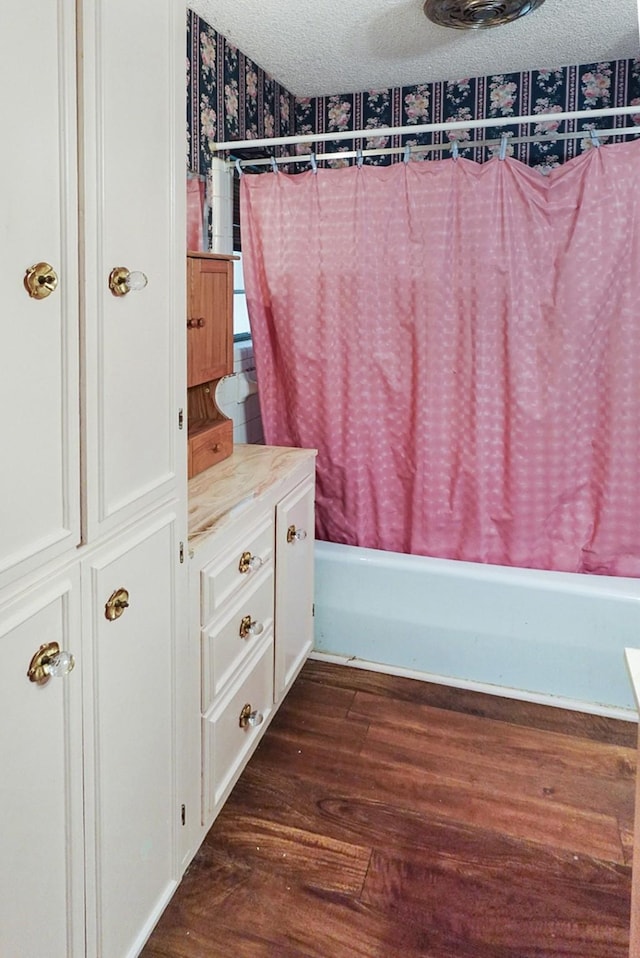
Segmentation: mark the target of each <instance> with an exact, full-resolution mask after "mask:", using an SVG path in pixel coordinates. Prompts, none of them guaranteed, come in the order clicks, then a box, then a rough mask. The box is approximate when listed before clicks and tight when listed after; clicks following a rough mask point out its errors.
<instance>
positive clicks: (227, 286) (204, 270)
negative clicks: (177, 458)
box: [187, 252, 237, 478]
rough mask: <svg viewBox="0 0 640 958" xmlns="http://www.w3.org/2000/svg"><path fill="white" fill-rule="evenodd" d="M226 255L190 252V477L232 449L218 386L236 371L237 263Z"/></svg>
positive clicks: (225, 456)
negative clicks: (218, 396) (234, 274)
mask: <svg viewBox="0 0 640 958" xmlns="http://www.w3.org/2000/svg"><path fill="white" fill-rule="evenodd" d="M234 259H237V257H235V256H231V255H227V254H222V253H199V252H189V253H188V254H187V394H188V411H189V415H188V418H189V461H188V473H189V478H191V477H192V476H195V475H197V474H198V473H200V472H202V470H203V469H207V468H208V467H209V466H213V465H215V463H217V462H221V461H222V460H223V459H226V458H227V456H230V455H231V452H232V450H233V423H232V421H231V420H230V419H229V418H228V417H227V416H225V415H224V413H222V412H221V411H220V409H218V407H217V405H216V401H215V392H216V387H217V385H218V383H219V382H220V380H221V379H222V378H223V377H224V376H230V375H231V374H232V373H233V261H234Z"/></svg>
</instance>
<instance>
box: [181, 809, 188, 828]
mask: <svg viewBox="0 0 640 958" xmlns="http://www.w3.org/2000/svg"><path fill="white" fill-rule="evenodd" d="M180 821H181V822H182V824H183V825H186V824H187V806H186V805H181V806H180Z"/></svg>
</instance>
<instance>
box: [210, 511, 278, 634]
mask: <svg viewBox="0 0 640 958" xmlns="http://www.w3.org/2000/svg"><path fill="white" fill-rule="evenodd" d="M273 537H274V525H273V517H272V515H271V514H270V513H269V514H267V515H265V516H264V517H263V519H262V521H259V522H257V523H255V524H254V525H253V526H252V528H251V530H250V531H247V532H246V534H245V535H244V536H243V537H242V538H238V539H236V542H235V546H230V547H229V548H225V550H224V552H223V553H222V554H221V555H220V556H218V557H217V558H216V559H214V560H213V561H212V562H210V563H209V564H208V565H206V566H205V567H204V569H203V570H202V572H201V574H200V576H201V578H200V583H201V594H202V599H201V602H202V606H201V610H200V611H201V620H200V622H201V625H202V626H203V627H205V628H206V626H207V625H208V623H209V621H210V619H211V617H212V616H213V615H214V613H215V612H217V610H218V609H219V608H220V606H221V605H222V604H223V602H226V601H227V600H228V599H230V598H231V597H232V596H233V595H235V594H236V593H238V592H239V590H240V589H244V588H249V587H250V585H251V584H252V583H253V582H254V580H255V579H256V577H257V575H258V573H259V572H260V570H261V569H263V568H264V567H265V566H266V565H267V564H268V563H270V562H271V560H272V558H273Z"/></svg>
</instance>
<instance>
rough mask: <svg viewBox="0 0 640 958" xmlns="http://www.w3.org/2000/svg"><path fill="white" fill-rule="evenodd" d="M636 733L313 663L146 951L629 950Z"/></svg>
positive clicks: (499, 953) (470, 957) (151, 955)
mask: <svg viewBox="0 0 640 958" xmlns="http://www.w3.org/2000/svg"><path fill="white" fill-rule="evenodd" d="M636 736H637V727H636V726H635V725H632V724H630V723H626V722H616V721H613V720H611V719H604V718H596V717H593V716H589V715H584V714H582V713H576V712H567V711H561V710H559V709H552V708H547V707H544V706H537V705H529V704H526V703H518V702H514V701H511V700H508V699H502V698H497V697H492V696H485V695H482V694H479V693H475V692H468V691H460V690H454V689H449V688H446V687H443V686H438V685H430V684H426V683H422V682H415V681H412V680H409V679H402V678H397V677H392V676H385V675H380V674H377V673H373V672H364V671H360V670H358V669H351V668H345V667H340V666H331V665H327V664H324V663H319V662H308V663H307V665H306V666H305V668H304V669H303V671H302V673H301V675H300V677H299V678H298V680H297V682H296V684H295V686H294V688H293V689H292V691H291V692H290V693H289V696H288V698H287V699H286V701H285V702H284V704H283V705H282V707H281V709H280V711H279V713H278V714H277V716H276V718H275V720H274V722H273V723H272V725H271V727H270V729H269V730H268V731H267V733H266V735H265V737H264V739H263V741H262V743H261V745H260V747H259V748H258V750H257V752H256V753H255V755H254V757H253V758H252V760H251V762H250V763H249V765H248V767H247V768H246V770H245V772H244V773H243V775H242V777H241V779H240V781H239V782H238V784H237V786H236V788H235V789H234V791H233V793H232V795H231V797H230V799H229V801H228V802H227V804H226V805H225V807H224V809H223V810H222V812H221V813H220V815H219V817H218V819H217V821H216V822H215V824H214V826H213V828H212V829H211V831H210V832H209V835H208V836H207V839H206V840H205V842H204V844H203V846H202V847H201V849H200V851H199V852H198V854H197V856H196V858H195V860H194V861H193V863H192V865H191V866H190V868H189V870H188V872H187V874H186V876H185V878H184V879H183V882H182V884H181V886H180V888H179V889H178V891H177V893H176V895H175V897H174V899H173V901H172V902H171V903H170V905H169V907H168V908H167V910H166V912H165V914H164V915H163V917H162V919H161V920H160V923H159V925H158V927H157V928H156V930H155V931H154V933H153V935H152V937H151V939H150V940H149V942H148V944H147V946H146V947H145V949H144V951H143V958H396V956H397V958H418V956H420V958H626V956H627V953H628V946H629V932H628V927H629V909H630V889H631V868H630V865H631V853H632V831H633V803H634V780H635V767H636Z"/></svg>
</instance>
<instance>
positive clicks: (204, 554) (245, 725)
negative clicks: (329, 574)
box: [186, 444, 316, 850]
mask: <svg viewBox="0 0 640 958" xmlns="http://www.w3.org/2000/svg"><path fill="white" fill-rule="evenodd" d="M315 456H316V453H315V451H314V450H307V449H288V448H281V447H273V446H260V445H241V444H238V445H236V446H235V448H234V451H233V453H232V455H231V456H230V457H228V458H227V459H225V460H224V461H223V462H220V463H218V464H217V465H215V466H213V467H211V468H209V469H207V470H205V471H204V472H201V473H200V474H199V475H197V476H196V477H195V478H193V479H191V480H190V482H189V633H190V642H189V647H190V648H191V649H192V650H193V654H194V655H197V656H199V663H197V669H196V668H195V666H196V663H195V662H194V669H193V674H195V673H196V671H197V674H198V675H200V688H199V689H198V690H194V695H196V694H197V695H198V697H199V699H200V727H199V729H198V730H197V736H196V730H195V729H193V739H195V738H196V737H197V739H198V742H199V745H200V749H199V750H198V751H197V753H196V750H195V749H194V750H193V758H192V761H193V763H194V764H195V763H196V762H197V761H198V760H199V756H200V755H201V757H202V796H201V798H202V814H201V821H200V822H199V823H198V824H197V826H194V825H193V823H192V832H191V835H190V844H191V847H192V850H195V848H196V847H197V846H198V845H199V844H200V842H201V841H202V838H203V837H204V834H205V833H206V831H207V830H208V829H209V827H210V826H211V824H212V822H213V821H214V819H215V817H216V815H217V814H218V812H219V811H220V809H221V808H222V805H223V804H224V802H225V800H226V798H227V797H228V795H229V792H230V791H231V789H232V788H233V785H234V784H235V782H236V781H237V779H238V776H239V775H240V773H241V772H242V770H243V768H244V766H245V765H246V763H247V761H248V760H249V758H250V756H251V754H252V753H253V751H254V749H255V748H256V746H257V744H258V742H259V741H260V738H261V737H262V735H263V734H264V732H265V730H266V729H267V727H268V725H269V723H270V721H271V719H272V718H273V716H274V715H275V712H276V711H277V709H278V706H279V705H280V703H281V702H282V700H283V699H284V696H285V695H286V693H287V691H288V690H289V688H290V687H291V685H292V683H293V681H294V679H295V677H296V676H297V674H298V672H299V671H300V669H301V668H302V665H303V664H304V661H305V659H306V658H307V655H308V653H309V652H310V650H311V647H312V644H313V553H314V491H315ZM186 777H187V779H188V780H190V781H192V782H193V781H196V780H199V778H200V776H199V775H194V774H192V775H187V776H186Z"/></svg>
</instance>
